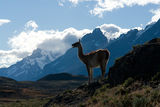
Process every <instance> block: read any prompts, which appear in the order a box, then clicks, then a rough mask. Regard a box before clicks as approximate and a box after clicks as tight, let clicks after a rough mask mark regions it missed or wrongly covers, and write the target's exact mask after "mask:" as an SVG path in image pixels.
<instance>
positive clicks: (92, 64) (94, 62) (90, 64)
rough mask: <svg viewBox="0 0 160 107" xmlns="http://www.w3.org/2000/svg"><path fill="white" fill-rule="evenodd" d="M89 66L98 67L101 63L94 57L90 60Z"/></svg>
mask: <svg viewBox="0 0 160 107" xmlns="http://www.w3.org/2000/svg"><path fill="white" fill-rule="evenodd" d="M89 66H90V67H94V68H96V67H99V66H100V64H99V62H98V61H97V60H96V59H92V60H91V61H90V62H89Z"/></svg>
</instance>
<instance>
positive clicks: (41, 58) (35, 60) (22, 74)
mask: <svg viewBox="0 0 160 107" xmlns="http://www.w3.org/2000/svg"><path fill="white" fill-rule="evenodd" d="M58 56H59V55H58V54H53V52H51V51H46V50H42V49H36V50H35V51H33V53H32V55H31V56H28V57H26V58H24V59H23V60H21V61H19V62H17V63H16V64H14V65H12V66H10V67H8V68H2V69H0V75H1V76H6V77H9V78H13V79H15V80H37V78H39V77H41V75H43V73H42V72H41V71H42V69H43V67H44V66H45V65H46V64H48V63H50V62H51V61H54V59H55V58H57V57H58Z"/></svg>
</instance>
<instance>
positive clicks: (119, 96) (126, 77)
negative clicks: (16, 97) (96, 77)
mask: <svg viewBox="0 0 160 107" xmlns="http://www.w3.org/2000/svg"><path fill="white" fill-rule="evenodd" d="M159 78H160V38H155V39H153V40H151V41H149V42H146V43H144V44H143V45H137V46H134V47H133V50H132V51H130V52H129V53H127V54H126V55H125V56H123V57H120V58H118V59H117V60H116V61H115V64H114V65H113V66H112V67H111V68H110V70H109V74H108V77H107V78H106V79H105V80H104V81H103V82H94V83H92V84H91V85H89V86H88V85H86V84H84V85H82V86H80V87H78V88H76V89H74V90H67V91H65V92H63V93H61V94H58V95H57V96H55V97H54V98H52V99H50V100H49V102H48V103H46V104H45V105H44V107H50V106H56V105H58V107H59V105H62V106H64V105H65V106H73V107H75V106H84V105H85V106H87V107H88V106H90V107H92V106H96V105H95V104H97V105H99V106H103V105H105V104H108V106H109V107H110V106H111V107H113V106H115V107H118V105H119V106H122V107H124V106H126V107H127V106H128V107H132V106H138V105H136V104H139V103H138V102H136V101H141V100H142V102H145V103H144V104H142V105H149V106H150V105H154V106H155V105H157V104H160V95H159V94H160V93H159V92H157V91H155V90H157V89H160V87H159V83H160V81H159V80H160V79H159ZM131 84H132V85H131ZM143 87H147V88H144V89H143ZM144 90H145V92H143V91H144ZM139 93H140V94H142V95H139ZM146 93H148V94H146ZM154 93H156V94H154ZM126 95H127V96H126ZM138 95H139V96H138ZM154 95H156V97H155V98H154ZM147 97H148V98H149V99H145V98H147ZM152 97H153V98H152ZM100 99H101V100H102V101H103V103H102V102H101V101H99V100H100ZM112 99H113V100H112ZM143 100H144V101H143ZM113 101H115V102H113ZM140 103H141V102H140ZM81 104H84V105H81ZM139 106H141V105H139ZM96 107H98V106H96Z"/></svg>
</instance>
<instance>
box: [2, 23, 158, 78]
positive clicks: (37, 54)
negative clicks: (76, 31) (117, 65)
mask: <svg viewBox="0 0 160 107" xmlns="http://www.w3.org/2000/svg"><path fill="white" fill-rule="evenodd" d="M159 27H160V20H158V21H157V22H156V23H152V24H150V25H147V26H146V28H145V29H143V30H137V29H131V30H130V31H128V32H127V33H126V34H121V35H120V37H119V38H118V39H115V40H108V39H107V38H106V36H104V35H103V33H102V32H101V30H100V28H96V29H94V30H93V32H92V33H89V34H86V35H84V36H83V37H82V39H81V42H82V46H83V50H84V53H88V52H91V51H94V50H97V49H108V50H109V51H110V53H111V54H110V59H109V63H108V67H107V73H108V71H109V67H111V66H112V65H113V64H114V61H115V60H116V59H117V58H118V57H120V56H123V55H124V54H125V53H127V52H128V51H129V50H131V49H132V46H133V45H137V44H142V43H144V42H145V41H148V40H151V39H152V38H155V37H160V30H159ZM75 42H76V41H75ZM77 52H78V50H77V49H75V48H74V49H73V48H70V49H68V50H67V51H66V53H65V54H64V55H62V56H60V55H59V54H53V53H52V52H48V51H45V50H41V49H37V50H35V51H34V52H33V54H32V55H31V56H28V57H26V58H24V59H23V60H22V61H19V62H17V63H16V64H14V65H12V66H10V67H9V68H2V69H0V75H1V76H6V77H10V78H13V79H16V80H37V79H40V78H41V77H43V76H46V75H48V74H56V73H62V72H66V73H71V74H76V75H77V74H78V75H88V73H87V72H86V67H85V65H84V64H83V63H82V62H81V61H80V60H79V58H78V56H77ZM71 65H73V66H71ZM94 70H95V71H100V69H99V68H96V69H94ZM94 75H95V76H97V75H100V72H94Z"/></svg>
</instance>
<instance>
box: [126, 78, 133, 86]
mask: <svg viewBox="0 0 160 107" xmlns="http://www.w3.org/2000/svg"><path fill="white" fill-rule="evenodd" d="M133 82H134V79H133V78H131V77H129V78H128V79H127V80H125V82H124V83H123V86H124V87H128V86H129V85H131V84H132V83H133Z"/></svg>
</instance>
